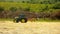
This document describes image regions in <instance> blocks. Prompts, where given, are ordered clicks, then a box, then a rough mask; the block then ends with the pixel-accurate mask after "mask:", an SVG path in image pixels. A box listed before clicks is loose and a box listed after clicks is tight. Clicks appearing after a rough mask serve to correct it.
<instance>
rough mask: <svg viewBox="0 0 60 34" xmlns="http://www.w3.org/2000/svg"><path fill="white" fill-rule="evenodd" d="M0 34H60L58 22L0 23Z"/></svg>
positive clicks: (59, 23)
mask: <svg viewBox="0 0 60 34" xmlns="http://www.w3.org/2000/svg"><path fill="white" fill-rule="evenodd" d="M0 34H60V22H27V23H20V22H19V23H14V22H13V21H7V20H6V21H0Z"/></svg>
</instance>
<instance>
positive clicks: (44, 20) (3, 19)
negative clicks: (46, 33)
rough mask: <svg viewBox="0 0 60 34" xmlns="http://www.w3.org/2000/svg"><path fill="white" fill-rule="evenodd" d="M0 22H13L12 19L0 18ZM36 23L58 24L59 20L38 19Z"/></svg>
mask: <svg viewBox="0 0 60 34" xmlns="http://www.w3.org/2000/svg"><path fill="white" fill-rule="evenodd" d="M0 21H13V19H10V18H7V19H6V18H0ZM36 21H38V22H60V20H51V19H43V18H41V19H39V20H36Z"/></svg>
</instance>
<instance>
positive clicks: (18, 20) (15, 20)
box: [13, 14, 27, 23]
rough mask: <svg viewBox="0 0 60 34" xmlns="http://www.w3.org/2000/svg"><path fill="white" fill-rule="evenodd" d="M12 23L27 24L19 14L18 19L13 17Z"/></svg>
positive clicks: (22, 15)
mask: <svg viewBox="0 0 60 34" xmlns="http://www.w3.org/2000/svg"><path fill="white" fill-rule="evenodd" d="M13 21H14V22H15V23H19V22H21V23H27V17H26V16H25V15H24V14H20V15H19V16H18V17H15V18H14V20H13Z"/></svg>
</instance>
